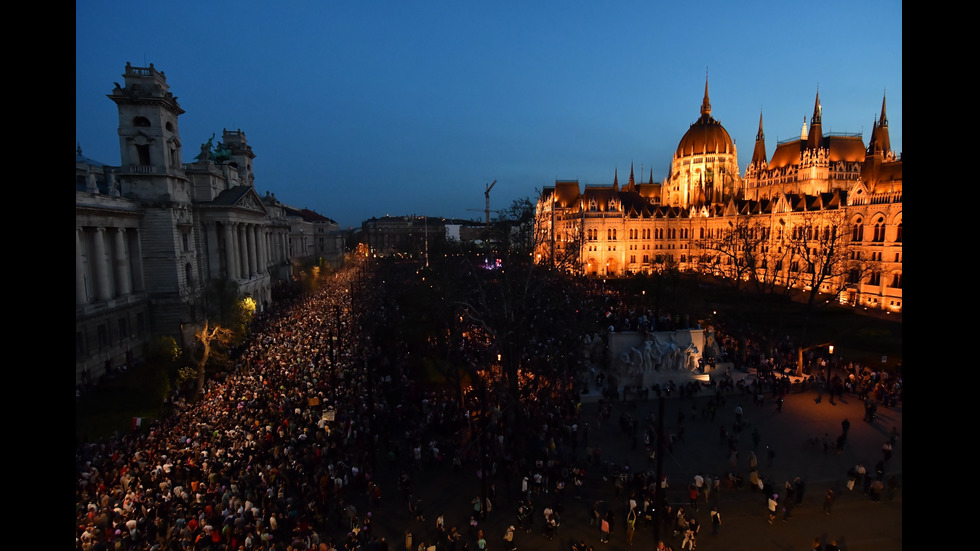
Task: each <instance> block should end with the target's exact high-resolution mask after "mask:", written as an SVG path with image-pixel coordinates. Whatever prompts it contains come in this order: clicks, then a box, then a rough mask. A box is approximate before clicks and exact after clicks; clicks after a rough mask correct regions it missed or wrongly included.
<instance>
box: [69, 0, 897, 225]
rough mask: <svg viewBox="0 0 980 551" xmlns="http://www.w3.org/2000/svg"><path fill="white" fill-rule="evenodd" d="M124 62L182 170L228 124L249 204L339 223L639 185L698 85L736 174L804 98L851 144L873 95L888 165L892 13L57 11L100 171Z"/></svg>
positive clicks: (642, 8)
mask: <svg viewBox="0 0 980 551" xmlns="http://www.w3.org/2000/svg"><path fill="white" fill-rule="evenodd" d="M126 62H130V63H132V65H134V66H136V67H147V66H149V64H151V63H152V64H153V65H154V67H155V68H156V69H157V70H159V71H163V72H164V73H166V75H167V82H168V84H169V85H170V90H171V92H173V93H174V95H176V96H177V98H178V102H179V103H180V105H181V107H182V108H183V109H184V110H185V111H186V113H185V114H184V115H182V116H181V118H180V121H179V122H180V135H181V139H182V142H183V156H184V162H192V161H193V160H194V156H195V155H197V154H198V153H200V145H201V144H202V143H204V142H206V141H207V140H208V138H209V137H211V135H212V133H213V134H216V138H215V141H216V142H217V141H219V140H220V137H221V133H222V129H229V130H242V131H243V132H244V133H245V136H246V138H247V139H248V143H249V145H251V146H252V149H253V151H254V152H255V155H256V158H255V160H254V172H255V177H256V182H255V188H256V191H257V192H258V193H259V194H260V195H265V193H266V192H267V191H268V192H272V193H273V194H275V195H276V197H277V198H279V199H280V200H281V201H283V202H285V203H287V204H289V205H292V206H295V207H298V208H309V209H312V210H315V211H316V212H318V213H320V214H322V215H324V216H327V217H329V218H332V219H334V220H336V221H337V222H338V223H339V224H340V227H341V228H347V227H350V226H355V227H356V226H360V224H361V222H363V221H364V220H367V219H370V218H372V217H383V216H385V215H391V216H401V215H427V216H433V217H447V218H463V219H473V220H482V219H483V218H484V213H483V210H484V208H485V206H486V202H485V199H484V194H483V192H484V190H485V189H486V185H487V184H489V183H490V182H492V181H493V180H497V184H496V185H495V186H494V188H493V189H492V190H491V192H490V208H491V209H504V208H506V207H508V206H510V204H511V203H512V202H513V201H514V200H515V199H520V198H525V197H527V198H531V199H532V200H533V199H535V198H536V197H537V194H538V193H539V192H540V190H541V189H542V188H543V187H546V186H550V185H553V184H554V182H555V180H557V179H561V180H569V179H577V180H579V183H580V185H582V186H585V185H608V184H610V183H612V179H613V176H614V173H615V172H616V171H617V170H618V171H619V180H620V183H621V184H622V183H625V181H626V179H627V178H628V176H629V170H630V165H631V164H632V165H633V167H634V172H635V174H636V177H637V179H638V180H640V179H642V180H643V181H647V180H649V178H650V171H651V169H652V171H653V178H654V181H657V182H659V181H661V180H663V178H664V177H665V176H666V175H667V171H668V169H669V166H670V160H671V155H672V154H673V151H674V149H675V148H676V147H677V144H678V142H679V141H680V139H681V138H682V137H683V135H684V133H685V132H686V131H687V129H688V127H689V126H690V125H691V124H692V123H694V122H695V121H696V120H697V119H698V117H699V109H700V106H701V100H702V98H703V96H704V85H705V75H706V74H707V77H708V91H709V95H710V100H711V105H712V113H711V114H712V116H713V117H714V118H715V119H717V120H718V121H719V122H721V124H722V125H723V126H724V127H725V129H726V130H728V132H729V134H730V135H731V136H732V138H733V139H734V140H735V145H736V146H737V148H738V153H739V157H738V158H739V167H740V172H741V173H744V171H745V167H746V165H747V164H748V162H749V160H750V159H751V156H752V149H753V147H754V142H755V135H756V132H757V130H758V127H759V115H760V114H761V115H762V118H763V131H764V132H765V136H766V145H767V151H768V154H769V155H770V156H771V155H772V152H773V150H774V149H775V146H776V142H777V141H781V140H786V139H791V138H794V137H798V136H799V134H800V130H801V128H802V125H803V123H804V120H806V121H809V119H810V116H811V115H812V113H813V106H814V101H815V98H816V94H817V92H818V90H819V93H820V102H821V105H822V106H823V129H824V133H828V132H854V133H862V134H863V136H864V142H865V144H867V140H868V138H869V137H870V133H871V128H872V124H873V122H874V121H875V119H876V118H877V116H878V115H879V113H880V111H881V103H882V98H883V97H884V98H885V99H886V101H887V103H886V114H887V116H888V120H889V129H890V134H891V140H892V148H893V149H894V150H895V151H896V153H901V151H902V3H901V1H900V0H868V1H865V0H857V1H854V0H850V1H839V0H833V1H813V2H786V1H779V2H777V1H768V0H749V1H746V2H731V1H724V0H703V1H701V2H675V3H670V4H668V3H665V2H658V1H651V0H647V1H610V2H595V1H580V0H564V1H560V2H557V1H550V0H535V1H530V2H528V1H516V0H515V1H511V0H495V1H479V0H456V1H450V0H424V1H416V2H412V1H409V0H400V1H395V0H348V1H339V0H320V1H313V0H302V1H293V2H267V1H258V0H240V1H237V2H228V1H224V0H215V1H205V2H201V1H195V2H189V1H185V0H176V1H169V2H119V1H115V0H113V1H110V0H76V3H75V141H76V146H81V148H82V153H83V155H85V156H86V157H90V158H92V159H96V160H98V161H101V162H103V163H107V164H110V165H118V164H119V162H120V156H119V138H118V134H117V128H118V112H117V110H116V106H115V104H114V103H113V102H112V101H111V100H109V99H108V98H107V97H106V95H107V94H109V93H110V92H111V91H112V88H113V83H114V82H119V83H122V82H123V77H122V73H123V72H124V68H125V65H126ZM641 167H642V168H641ZM641 170H642V175H641Z"/></svg>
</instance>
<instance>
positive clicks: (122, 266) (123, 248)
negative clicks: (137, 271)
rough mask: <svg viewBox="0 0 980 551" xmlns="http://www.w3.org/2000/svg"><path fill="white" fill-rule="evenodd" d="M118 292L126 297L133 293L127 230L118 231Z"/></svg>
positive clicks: (119, 229) (120, 229) (118, 229)
mask: <svg viewBox="0 0 980 551" xmlns="http://www.w3.org/2000/svg"><path fill="white" fill-rule="evenodd" d="M116 292H117V293H118V294H119V296H125V295H128V294H130V293H132V292H133V285H132V280H131V275H130V269H129V246H128V244H127V243H126V228H117V229H116Z"/></svg>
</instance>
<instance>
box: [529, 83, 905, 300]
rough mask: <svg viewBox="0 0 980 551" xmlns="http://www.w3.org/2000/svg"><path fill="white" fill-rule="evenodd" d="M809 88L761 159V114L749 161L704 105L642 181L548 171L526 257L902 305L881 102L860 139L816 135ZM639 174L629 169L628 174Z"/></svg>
mask: <svg viewBox="0 0 980 551" xmlns="http://www.w3.org/2000/svg"><path fill="white" fill-rule="evenodd" d="M822 119H823V108H822V106H821V104H820V95H819V92H818V93H817V97H816V102H815V105H814V108H813V115H812V117H811V118H810V121H809V126H807V125H806V124H804V126H803V129H802V131H801V132H800V137H799V138H794V139H791V140H786V141H782V142H780V143H778V144H776V148H775V150H774V152H773V154H772V155H771V156H769V155H767V149H766V141H765V135H764V133H763V124H762V116H761V115H760V117H759V130H758V134H757V135H756V141H755V147H754V149H753V151H752V158H751V160H750V162H749V163H748V166H747V168H746V170H745V173H744V175H743V174H740V171H739V164H738V152H737V150H736V147H735V143H734V142H733V141H732V139H731V137H730V136H729V134H728V132H727V131H726V130H725V128H724V127H723V126H722V125H721V123H720V122H718V121H717V120H716V119H715V118H714V117H712V115H711V103H710V101H709V96H708V86H707V82H705V90H704V99H703V102H702V104H701V113H700V117H699V118H698V119H697V120H696V121H695V122H694V123H693V124H691V127H690V128H689V129H688V130H687V132H686V133H685V134H684V136H683V137H682V138H681V140H680V142H679V144H678V146H677V149H676V150H675V151H674V154H673V158H672V160H671V165H670V172H669V175H668V176H666V177H665V178H664V179H663V180H662V181H660V182H654V180H653V172H652V171H651V172H650V178H649V179H648V180H647V181H646V182H642V181H637V180H636V179H635V178H634V174H633V168H632V167H631V168H630V174H629V179H628V181H627V182H626V183H625V184H620V182H619V175H618V173H614V176H613V181H612V183H611V184H609V185H595V186H594V185H588V186H585V187H584V189H583V188H582V187H581V186H580V185H579V182H578V181H577V180H557V181H556V182H555V184H554V185H553V186H547V187H545V188H544V189H543V190H542V192H541V195H540V197H539V198H538V201H537V207H536V232H537V239H536V254H535V257H536V260H537V261H538V262H545V263H554V264H555V265H560V266H562V267H564V268H565V269H569V270H572V271H576V272H579V273H583V274H585V275H588V276H590V277H596V278H617V277H629V276H631V275H633V274H637V273H647V274H649V273H652V272H661V271H663V270H668V269H676V270H680V271H697V272H700V273H706V274H713V275H715V276H719V277H724V278H738V279H739V280H741V281H739V284H740V285H741V284H743V282H744V285H747V286H748V285H756V286H762V287H763V288H764V290H768V291H770V292H775V291H790V290H802V291H809V290H812V289H814V288H816V289H817V290H818V292H819V293H826V294H827V295H828V296H829V297H832V300H837V301H839V302H841V303H844V304H850V305H853V306H860V307H865V308H874V309H881V310H885V311H891V312H901V311H902V159H901V153H899V154H897V155H896V153H895V152H893V151H892V150H891V144H890V140H889V135H888V117H887V115H886V112H885V100H884V99H882V104H881V113H880V114H879V116H878V117H877V119H876V120H875V121H874V125H873V130H872V132H871V135H870V137H869V139H868V143H867V144H865V143H864V141H863V137H862V136H861V135H860V134H844V133H825V132H823V130H822ZM642 177H643V175H642V174H641V178H642Z"/></svg>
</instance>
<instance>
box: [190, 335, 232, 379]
mask: <svg viewBox="0 0 980 551" xmlns="http://www.w3.org/2000/svg"><path fill="white" fill-rule="evenodd" d="M194 337H195V338H196V339H197V342H199V343H200V345H201V357H200V358H197V359H195V360H194V363H195V364H196V366H197V384H196V386H195V391H194V396H199V395H200V394H201V392H202V391H203V390H204V373H205V367H206V366H207V363H208V360H209V359H210V358H211V353H212V351H213V350H220V351H225V350H227V349H228V348H229V347H230V346H231V344H232V342H233V340H234V332H233V331H232V330H231V329H227V328H225V327H222V326H221V325H214V326H211V324H210V322H208V321H207V320H205V322H204V327H202V328H201V329H200V330H199V331H197V332H196V333H194Z"/></svg>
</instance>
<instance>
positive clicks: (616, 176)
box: [613, 168, 619, 191]
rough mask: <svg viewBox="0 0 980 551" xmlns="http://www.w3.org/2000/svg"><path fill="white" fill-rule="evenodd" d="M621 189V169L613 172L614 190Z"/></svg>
mask: <svg viewBox="0 0 980 551" xmlns="http://www.w3.org/2000/svg"><path fill="white" fill-rule="evenodd" d="M617 190H619V169H618V168H617V169H616V172H614V173H613V191H617Z"/></svg>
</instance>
